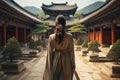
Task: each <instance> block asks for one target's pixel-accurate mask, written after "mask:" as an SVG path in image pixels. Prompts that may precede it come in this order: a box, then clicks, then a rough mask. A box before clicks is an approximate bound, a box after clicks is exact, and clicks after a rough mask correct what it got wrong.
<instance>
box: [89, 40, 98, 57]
mask: <svg viewBox="0 0 120 80" xmlns="http://www.w3.org/2000/svg"><path fill="white" fill-rule="evenodd" d="M99 46H100V45H99V43H98V42H97V41H96V40H94V41H92V42H91V43H90V44H89V45H88V51H92V54H93V55H94V52H97V53H98V52H100V49H99V48H98V47H99Z"/></svg>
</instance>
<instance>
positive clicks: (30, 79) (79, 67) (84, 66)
mask: <svg viewBox="0 0 120 80" xmlns="http://www.w3.org/2000/svg"><path fill="white" fill-rule="evenodd" d="M104 51H106V49H105V50H104ZM104 51H103V53H104ZM46 52H47V51H46V50H43V51H41V52H40V53H39V54H40V55H39V56H38V57H35V58H33V59H31V60H25V63H24V65H25V66H26V70H24V71H23V72H21V73H20V74H8V75H7V79H8V80H42V76H43V72H44V68H45V61H46ZM100 54H101V55H102V53H100ZM75 62H76V71H77V73H78V76H79V78H80V80H120V78H111V77H110V75H111V70H110V68H111V66H112V63H110V62H107V63H105V62H104V63H103V62H89V55H87V56H82V55H81V52H80V51H75ZM73 80H76V78H75V76H74V79H73Z"/></svg>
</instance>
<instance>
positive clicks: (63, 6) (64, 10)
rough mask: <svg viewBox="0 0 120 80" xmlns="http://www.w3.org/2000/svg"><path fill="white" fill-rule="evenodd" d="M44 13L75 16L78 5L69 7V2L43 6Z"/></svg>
mask: <svg viewBox="0 0 120 80" xmlns="http://www.w3.org/2000/svg"><path fill="white" fill-rule="evenodd" d="M41 8H42V9H43V11H44V13H45V14H47V15H58V14H63V15H74V14H75V12H76V10H77V8H78V7H77V5H76V4H74V5H68V2H66V3H53V2H52V3H51V4H50V5H45V4H44V3H43V5H42V6H41Z"/></svg>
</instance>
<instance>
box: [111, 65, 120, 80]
mask: <svg viewBox="0 0 120 80" xmlns="http://www.w3.org/2000/svg"><path fill="white" fill-rule="evenodd" d="M111 77H115V78H120V65H114V66H112V75H111Z"/></svg>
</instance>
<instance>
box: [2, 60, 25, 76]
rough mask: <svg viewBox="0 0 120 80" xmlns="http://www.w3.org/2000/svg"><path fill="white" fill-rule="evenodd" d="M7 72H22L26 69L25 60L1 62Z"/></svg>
mask: <svg viewBox="0 0 120 80" xmlns="http://www.w3.org/2000/svg"><path fill="white" fill-rule="evenodd" d="M1 66H2V70H3V71H4V72H5V73H8V74H9V73H20V72H22V71H23V70H24V69H25V66H24V61H23V60H14V61H13V62H10V61H6V62H3V63H2V64H1Z"/></svg>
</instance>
